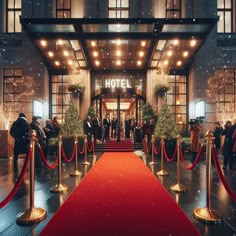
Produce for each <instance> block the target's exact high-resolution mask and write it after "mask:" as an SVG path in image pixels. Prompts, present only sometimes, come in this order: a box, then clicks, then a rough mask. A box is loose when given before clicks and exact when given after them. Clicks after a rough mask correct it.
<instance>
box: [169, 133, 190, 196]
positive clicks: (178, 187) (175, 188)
mask: <svg viewBox="0 0 236 236" xmlns="http://www.w3.org/2000/svg"><path fill="white" fill-rule="evenodd" d="M180 139H181V137H180V135H178V136H177V147H176V148H177V184H174V185H171V186H170V189H171V190H172V191H174V192H185V191H187V188H186V187H185V186H184V185H182V184H181V183H180V155H179V149H180Z"/></svg>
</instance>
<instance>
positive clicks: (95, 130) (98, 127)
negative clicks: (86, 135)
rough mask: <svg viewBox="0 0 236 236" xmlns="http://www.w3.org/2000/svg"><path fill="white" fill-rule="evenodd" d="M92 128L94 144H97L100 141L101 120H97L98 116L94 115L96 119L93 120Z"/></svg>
mask: <svg viewBox="0 0 236 236" xmlns="http://www.w3.org/2000/svg"><path fill="white" fill-rule="evenodd" d="M92 126H93V135H94V142H95V143H97V140H99V141H101V138H102V124H101V120H100V119H99V118H98V115H96V117H95V118H94V119H93V122H92Z"/></svg>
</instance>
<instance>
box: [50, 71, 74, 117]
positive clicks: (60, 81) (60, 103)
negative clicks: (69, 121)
mask: <svg viewBox="0 0 236 236" xmlns="http://www.w3.org/2000/svg"><path fill="white" fill-rule="evenodd" d="M67 87H68V76H62V75H60V76H53V77H52V93H51V96H52V117H54V116H57V117H59V119H62V120H63V119H64V118H65V117H64V116H65V112H66V110H67V108H68V106H69V101H70V94H69V92H68V91H67Z"/></svg>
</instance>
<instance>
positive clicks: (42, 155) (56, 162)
mask: <svg viewBox="0 0 236 236" xmlns="http://www.w3.org/2000/svg"><path fill="white" fill-rule="evenodd" d="M38 149H39V153H40V156H41V158H42V161H43V163H44V165H45V166H47V167H48V168H49V169H51V170H54V169H55V168H56V167H57V165H58V156H57V159H56V161H55V163H54V164H53V165H50V164H48V162H47V160H46V157H45V156H44V153H43V150H42V148H41V145H40V144H38Z"/></svg>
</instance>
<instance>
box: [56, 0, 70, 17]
mask: <svg viewBox="0 0 236 236" xmlns="http://www.w3.org/2000/svg"><path fill="white" fill-rule="evenodd" d="M56 18H71V0H56Z"/></svg>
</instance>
